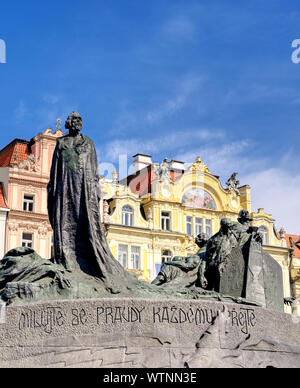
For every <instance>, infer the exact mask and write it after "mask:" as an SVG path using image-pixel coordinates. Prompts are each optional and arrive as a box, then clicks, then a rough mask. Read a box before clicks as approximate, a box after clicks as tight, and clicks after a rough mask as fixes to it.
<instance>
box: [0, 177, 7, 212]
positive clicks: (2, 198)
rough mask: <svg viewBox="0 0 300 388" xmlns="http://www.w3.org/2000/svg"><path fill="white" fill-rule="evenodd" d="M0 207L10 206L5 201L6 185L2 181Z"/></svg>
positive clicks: (0, 184) (0, 185)
mask: <svg viewBox="0 0 300 388" xmlns="http://www.w3.org/2000/svg"><path fill="white" fill-rule="evenodd" d="M0 207H5V208H8V207H7V205H6V201H5V195H4V187H3V184H2V183H1V182H0Z"/></svg>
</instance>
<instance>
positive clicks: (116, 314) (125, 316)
mask: <svg viewBox="0 0 300 388" xmlns="http://www.w3.org/2000/svg"><path fill="white" fill-rule="evenodd" d="M144 311H145V307H142V308H138V307H114V308H112V307H98V308H97V324H98V325H99V324H100V323H101V322H103V320H104V321H105V323H106V324H109V323H112V324H115V323H117V322H119V323H126V322H130V323H135V322H139V323H142V313H143V312H144Z"/></svg>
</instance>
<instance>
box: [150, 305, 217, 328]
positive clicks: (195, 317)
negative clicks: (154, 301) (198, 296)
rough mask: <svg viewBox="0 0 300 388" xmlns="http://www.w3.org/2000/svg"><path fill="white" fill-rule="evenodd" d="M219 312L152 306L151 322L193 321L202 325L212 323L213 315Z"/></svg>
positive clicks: (180, 322)
mask: <svg viewBox="0 0 300 388" xmlns="http://www.w3.org/2000/svg"><path fill="white" fill-rule="evenodd" d="M218 314H219V312H218V311H213V310H211V309H206V308H204V309H202V308H192V307H190V308H189V309H185V310H184V309H182V308H177V307H176V306H173V307H153V323H176V324H178V323H179V324H182V323H187V322H188V323H194V324H196V325H203V324H205V323H210V324H211V323H212V322H213V319H214V317H216V316H217V315H218Z"/></svg>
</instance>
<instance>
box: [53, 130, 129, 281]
mask: <svg viewBox="0 0 300 388" xmlns="http://www.w3.org/2000/svg"><path fill="white" fill-rule="evenodd" d="M97 172H98V162H97V154H96V150H95V146H94V143H93V141H92V140H91V139H90V138H89V137H87V136H85V135H83V134H80V135H78V136H76V137H72V136H64V137H62V138H59V139H58V141H57V145H56V149H55V151H54V155H53V161H52V168H51V174H50V182H49V185H48V212H49V219H50V223H51V226H52V228H53V232H54V250H55V252H54V258H53V260H54V262H55V263H57V264H61V265H63V266H64V267H65V268H66V269H67V270H68V271H70V272H72V271H76V270H77V269H81V271H83V272H85V273H86V274H88V275H92V276H95V277H98V278H100V279H102V280H105V279H107V278H109V277H110V276H112V275H113V277H118V275H124V272H125V271H124V269H123V267H122V266H121V264H120V263H119V262H118V261H117V260H115V259H114V257H113V255H112V253H111V251H110V249H109V246H108V243H107V240H106V237H105V233H104V230H103V228H102V225H101V218H100V210H99V200H100V186H99V181H98V173H97Z"/></svg>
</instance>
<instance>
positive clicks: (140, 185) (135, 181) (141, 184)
mask: <svg viewBox="0 0 300 388" xmlns="http://www.w3.org/2000/svg"><path fill="white" fill-rule="evenodd" d="M182 175H183V172H182V171H180V170H171V171H170V176H171V179H172V181H173V182H175V181H177V180H178V179H179V178H180V177H182ZM157 179H158V178H157V175H156V173H155V171H154V169H153V167H152V166H151V165H150V166H148V167H146V168H144V169H142V170H140V171H138V172H136V173H134V174H132V175H129V176H128V177H127V178H125V179H122V180H121V183H123V184H126V185H127V186H129V187H130V190H131V191H132V192H133V193H135V194H139V195H145V194H147V193H150V192H151V184H152V182H154V181H155V180H157Z"/></svg>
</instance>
